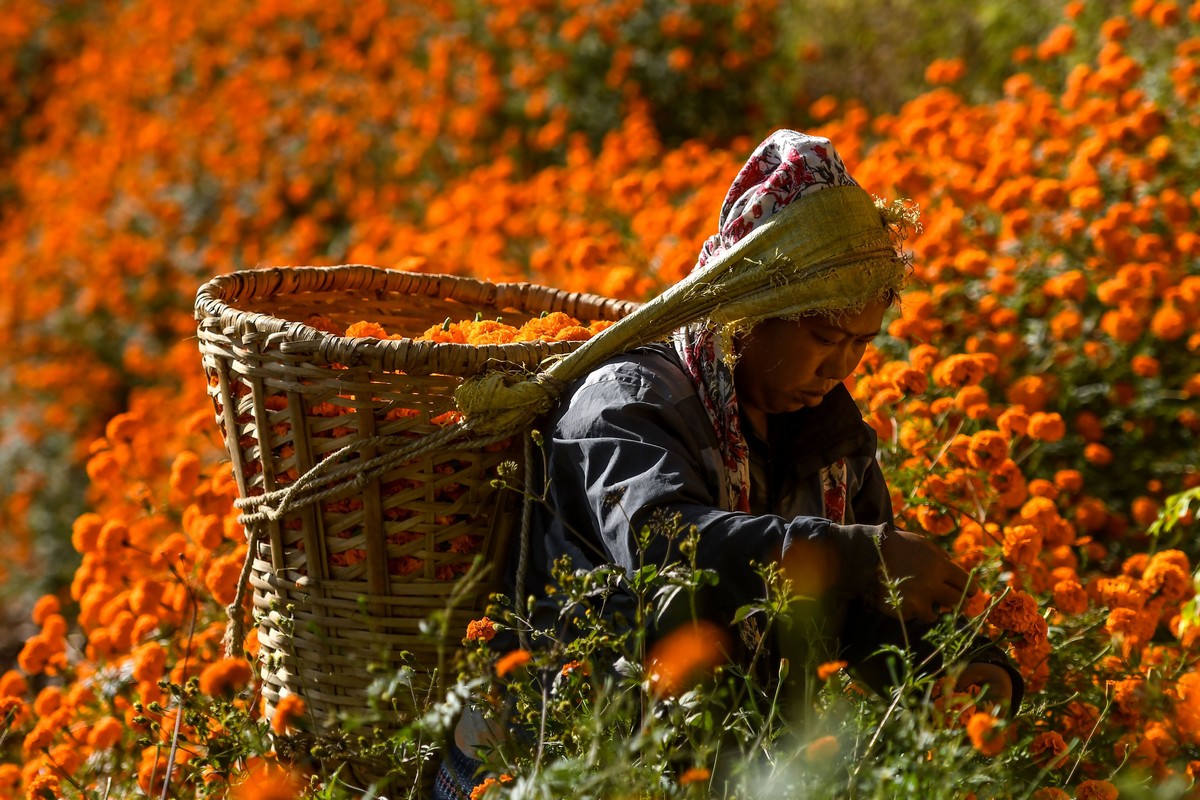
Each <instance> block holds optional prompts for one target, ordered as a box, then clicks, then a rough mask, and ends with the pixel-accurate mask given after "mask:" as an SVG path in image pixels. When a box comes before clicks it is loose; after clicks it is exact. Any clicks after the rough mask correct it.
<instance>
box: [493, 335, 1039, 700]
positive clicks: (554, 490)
mask: <svg viewBox="0 0 1200 800" xmlns="http://www.w3.org/2000/svg"><path fill="white" fill-rule="evenodd" d="M770 426H771V427H770V431H769V437H768V438H769V439H770V441H769V442H762V441H758V440H757V439H755V438H753V437H751V438H750V439H749V441H748V444H749V446H750V453H751V512H752V513H750V514H746V513H739V512H734V511H727V510H725V508H726V507H727V505H726V497H725V496H724V494H725V491H726V490H725V482H724V479H723V475H724V471H723V466H722V461H721V458H720V455H719V451H718V444H717V439H716V435H715V434H714V432H713V430H712V426H711V423H710V422H709V418H708V416H707V414H706V413H705V411H704V408H703V406H702V404H701V402H700V399H699V396H698V395H697V394H696V391H695V389H694V388H693V386H692V384H691V382H690V380H689V379H688V377H687V376H686V375H685V374H684V372H683V370H682V367H681V365H680V363H679V361H678V359H677V357H676V355H675V353H674V350H673V349H672V348H671V347H670V346H668V345H653V346H649V347H644V348H640V349H638V350H635V351H633V352H631V353H628V354H625V355H623V356H619V357H617V358H614V359H612V360H610V361H608V362H606V363H605V364H603V365H602V366H601V367H599V368H598V369H596V370H595V371H594V372H592V373H591V374H590V375H588V376H587V377H586V378H584V379H582V380H580V381H578V382H576V383H575V384H573V385H571V386H569V387H568V388H567V391H566V392H565V393H564V395H563V396H562V398H561V400H560V402H559V403H558V405H557V406H556V408H555V410H554V411H553V412H552V413H551V415H550V416H549V417H548V418H547V419H546V420H545V421H544V424H543V426H542V432H543V434H544V436H545V438H546V446H545V450H546V454H545V456H546V459H545V472H544V475H543V476H542V477H544V478H547V481H546V487H547V496H546V500H547V502H546V503H545V504H544V505H541V504H536V503H535V504H534V517H533V525H532V532H533V533H532V536H531V541H530V553H529V567H528V572H527V575H526V577H525V581H524V586H525V590H526V592H527V593H530V594H533V595H535V596H537V597H539V598H540V600H539V605H538V608H539V612H540V619H539V623H540V624H547V623H548V624H553V617H551V616H550V615H551V614H552V613H556V612H554V611H552V603H551V602H550V601H549V600H548V599H546V598H545V597H544V596H543V591H542V590H543V587H544V586H545V585H546V584H548V583H550V581H551V578H550V574H549V566H550V565H551V564H552V563H553V561H554V559H556V558H557V557H559V556H561V555H569V556H570V557H571V560H572V563H573V565H574V567H575V568H576V569H591V568H594V567H597V566H600V565H602V564H615V565H618V566H620V567H622V568H624V569H626V570H629V571H632V570H634V569H637V568H638V566H640V565H641V564H661V563H662V562H663V561H664V559H668V560H669V559H671V558H674V557H678V553H672V552H671V550H672V548H676V547H677V540H676V541H675V542H672V541H670V540H669V539H668V537H666V536H656V537H654V538H653V539H652V542H651V545H650V547H649V549H648V550H647V551H646V552H644V553H639V552H638V548H637V545H636V539H635V536H634V531H635V530H637V529H640V528H641V527H642V526H644V525H647V524H648V523H650V521H651V518H652V515H654V514H656V513H663V512H665V513H666V514H667V515H676V514H677V515H678V517H679V520H680V522H681V523H682V524H683V525H684V526H690V525H695V526H696V527H697V528H698V530H699V533H700V537H699V546H698V552H697V558H696V560H697V566H699V567H701V568H705V569H711V570H715V571H716V572H717V573H718V574H719V576H720V579H719V584H718V585H717V586H716V587H712V588H710V589H707V590H705V591H704V592H703V593H702V595H701V596H700V597H699V613H700V614H701V616H703V617H705V618H707V619H710V620H711V621H713V622H716V623H717V624H721V625H731V624H732V622H731V621H732V620H733V617H734V614H735V612H736V611H737V609H739V608H740V607H742V606H743V605H746V604H750V603H754V602H757V601H760V600H762V599H763V597H764V594H765V586H764V583H763V581H762V579H761V578H760V577H759V575H758V574H757V573H756V571H755V569H754V566H753V564H754V563H755V562H757V563H765V562H768V561H770V560H772V559H778V558H781V557H782V558H784V559H785V560H786V559H788V557H789V553H790V552H791V551H793V549H794V548H797V552H799V553H810V552H814V548H815V549H817V550H819V551H820V553H821V556H822V557H821V563H822V568H823V569H829V568H830V567H829V565H834V566H833V567H832V572H833V574H832V575H829V576H827V580H826V581H825V584H826V587H827V589H826V591H825V592H824V594H823V596H822V597H821V598H820V601H819V605H820V609H821V615H822V618H823V619H822V628H823V629H824V630H825V631H826V632H827V633H831V634H832V636H830V637H829V640H828V641H827V643H826V644H827V645H828V647H827V648H826V650H827V653H826V655H828V656H830V657H833V656H837V657H841V658H845V659H846V660H848V661H851V663H852V664H857V665H858V666H859V667H860V674H862V675H863V677H864V678H865V679H866V680H867V681H868V683H871V684H872V685H875V686H876V687H877V688H881V687H882V686H883V685H885V684H887V683H888V682H889V676H888V675H887V674H886V671H887V667H886V666H885V665H884V664H883V663H882V662H881V661H879V659H877V658H875V657H874V656H873V654H874V653H875V652H876V651H877V650H878V648H879V647H880V646H881V645H884V644H898V643H900V642H903V641H904V640H905V639H906V638H908V639H909V640H910V641H916V640H917V639H919V636H920V633H922V632H923V629H920V627H919V626H918V628H917V629H916V630H914V628H913V627H912V626H913V623H907V624H908V625H909V628H908V633H909V636H908V637H905V636H904V633H903V631H902V630H901V629H900V626H899V623H897V622H896V621H895V620H893V619H892V618H891V617H889V616H886V615H884V614H882V613H881V612H880V611H878V610H877V608H876V604H875V598H876V596H877V593H878V591H879V580H878V577H877V568H878V566H879V554H878V550H877V546H876V541H877V539H878V538H879V537H881V536H885V535H886V534H887V531H888V530H889V529H890V528H891V526H892V508H891V500H890V496H889V492H888V488H887V485H886V483H885V481H884V478H883V474H882V472H881V471H880V468H879V464H878V463H877V461H876V459H875V451H876V437H875V433H874V431H873V430H872V429H871V428H870V426H868V425H867V424H866V423H865V422H864V421H863V419H862V415H861V413H860V412H859V410H858V407H857V406H856V404H855V402H854V400H853V398H851V397H850V395H849V393H848V392H847V391H846V390H845V389H844V388H842V387H840V386H839V387H838V388H837V389H836V390H835V391H833V392H831V393H830V394H829V395H828V396H827V397H826V398H825V400H824V401H823V402H822V403H821V404H820V405H819V406H817V407H815V408H806V409H802V410H800V411H797V412H794V413H791V414H784V415H777V416H775V417H772V418H771V420H770ZM748 428H749V426H744V429H746V430H748ZM839 458H845V459H846V466H847V474H848V486H847V489H848V491H847V497H846V513H845V524H835V523H833V522H831V521H829V520H828V519H824V518H823V517H821V516H820V515H821V514H822V512H823V502H822V491H821V486H820V479H819V470H820V469H821V467H823V466H825V465H828V464H831V463H833V462H834V461H836V460H837V459H839ZM535 461H536V459H535ZM534 466H535V467H537V466H539V465H536V464H535V465H534ZM539 485H540V484H539ZM516 551H517V548H515V547H514V548H513V549H512V552H513V558H512V559H511V560H510V566H509V580H510V583H511V584H513V585H515V582H516V562H517V558H516ZM511 588H512V586H510V589H511ZM610 607H611V608H612V609H613V611H614V613H624V614H626V616H627V617H631V611H632V598H631V597H618V598H615V599H614V601H613V602H612V603H610ZM681 611H682V610H681ZM681 619H682V613H676V614H673V615H672V614H668V615H667V622H666V623H665V625H670V624H676V623H677V622H678V621H680V620H681ZM914 633H915V634H916V635H915V636H914ZM978 644H979V649H980V650H981V651H987V652H986V655H984V656H982V657H981V658H979V659H978V660H987V661H992V662H994V663H1001V664H1003V665H1004V666H1006V667H1007V668H1008V669H1009V671H1010V673H1012V675H1013V680H1014V688H1015V689H1016V691H1017V697H1014V699H1015V700H1019V694H1020V688H1019V685H1020V680H1021V679H1020V676H1019V674H1017V672H1016V670H1015V669H1013V668H1012V667H1011V665H1010V664H1009V662H1008V660H1007V658H1006V657H1004V655H1003V654H1002V653H1000V652H999V650H998V648H996V647H995V646H994V645H992V644H991V642H990V641H989V640H987V639H983V638H981V640H980V641H979V643H978ZM1015 707H1016V703H1014V708H1015Z"/></svg>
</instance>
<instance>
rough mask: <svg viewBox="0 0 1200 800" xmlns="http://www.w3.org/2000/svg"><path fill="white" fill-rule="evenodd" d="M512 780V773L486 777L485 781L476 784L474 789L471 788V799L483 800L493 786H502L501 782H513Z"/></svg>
mask: <svg viewBox="0 0 1200 800" xmlns="http://www.w3.org/2000/svg"><path fill="white" fill-rule="evenodd" d="M511 782H512V776H511V775H501V776H500V777H498V778H492V777H488V778H484V780H483V783H481V784H479V785H478V786H476V787H475V788H474V789H472V790H471V800H482V798H483V797H484V796H485V795H486V794H487V793H488V790H489V789H491V788H492V787H493V786H500V785H501V784H505V783H511Z"/></svg>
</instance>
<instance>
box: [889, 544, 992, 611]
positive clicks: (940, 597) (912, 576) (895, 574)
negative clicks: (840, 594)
mask: <svg viewBox="0 0 1200 800" xmlns="http://www.w3.org/2000/svg"><path fill="white" fill-rule="evenodd" d="M879 552H880V557H881V558H882V560H883V570H884V573H885V576H886V578H887V579H889V580H894V581H895V580H898V581H899V582H900V583H899V586H897V588H896V592H897V594H898V595H899V598H900V607H899V608H895V607H894V606H893V605H892V604H891V602H890V600H889V598H888V597H887V595H886V592H884V593H883V594H884V596H882V597H881V598H880V604H881V607H882V609H883V612H884V613H885V614H888V615H889V616H893V617H899V618H900V619H913V618H916V619H918V620H920V621H922V622H934V621H936V620H937V615H938V613H939V611H940V610H941V609H948V608H954V607H955V606H957V605H958V603H959V601H960V600H962V598H963V595H964V594H974V593H975V586H974V583H973V582H972V580H971V576H970V575H968V574H967V572H966V571H965V570H964V569H963V568H962V567H960V566H958V565H957V564H955V563H954V562H953V561H951V560H950V557H949V556H948V555H946V553H945V551H944V550H942V549H941V548H940V547H938V546H937V545H935V544H933V543H932V542H930V541H929V540H928V539H926V538H925V537H924V536H921V535H919V534H916V533H909V532H908V531H902V530H893V531H892V532H890V533H889V534H888V535H887V536H885V537H884V539H883V542H882V543H881V544H880V546H879Z"/></svg>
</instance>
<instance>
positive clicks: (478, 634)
mask: <svg viewBox="0 0 1200 800" xmlns="http://www.w3.org/2000/svg"><path fill="white" fill-rule="evenodd" d="M495 635H496V626H495V625H494V624H493V623H492V621H491V620H490V619H488V618H487V617H482V618H480V619H473V620H471V621H470V622H468V623H467V637H466V638H467V641H470V642H473V641H476V640H478V639H482V640H483V641H485V642H490V641H491V640H492V637H494V636H495Z"/></svg>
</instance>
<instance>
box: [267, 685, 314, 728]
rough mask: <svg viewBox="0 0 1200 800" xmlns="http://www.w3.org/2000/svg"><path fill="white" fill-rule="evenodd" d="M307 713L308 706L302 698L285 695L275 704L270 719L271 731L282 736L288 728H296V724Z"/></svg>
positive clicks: (294, 695)
mask: <svg viewBox="0 0 1200 800" xmlns="http://www.w3.org/2000/svg"><path fill="white" fill-rule="evenodd" d="M307 713H308V705H307V704H306V703H305V702H304V698H302V697H300V695H296V694H285V695H284V696H283V697H281V698H279V702H278V703H276V704H275V712H274V715H273V716H272V717H271V730H272V731H274V732H275V733H276V734H278V735H280V736H282V735H283V734H285V733H287V731H288V729H289V728H294V727H296V722H297V721H298V720H300V719H302V718H303V717H304V715H305V714H307Z"/></svg>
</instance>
